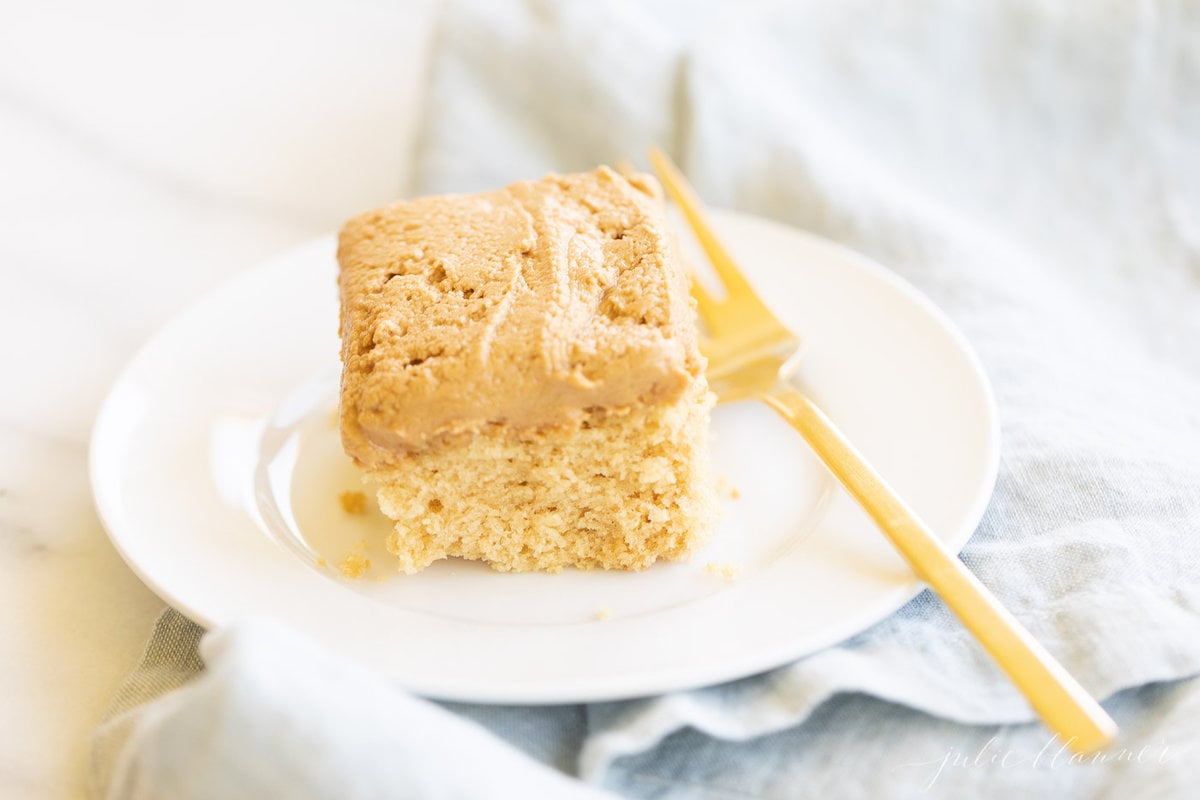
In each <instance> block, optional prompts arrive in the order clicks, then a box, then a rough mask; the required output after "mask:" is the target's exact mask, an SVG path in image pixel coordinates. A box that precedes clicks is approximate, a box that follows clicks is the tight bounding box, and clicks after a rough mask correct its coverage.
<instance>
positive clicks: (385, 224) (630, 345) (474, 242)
mask: <svg viewBox="0 0 1200 800" xmlns="http://www.w3.org/2000/svg"><path fill="white" fill-rule="evenodd" d="M338 261H339V263H340V265H341V273H340V278H339V286H340V290H341V299H342V318H341V333H342V364H343V370H342V406H341V429H342V439H343V443H344V445H345V447H346V451H347V452H348V453H349V454H350V455H351V456H353V457H354V459H355V460H356V461H357V462H359V463H360V464H363V465H365V466H367V467H375V468H382V467H387V466H388V465H390V464H394V463H396V460H397V459H398V458H403V456H404V454H405V453H407V452H415V451H422V450H428V449H430V448H434V447H438V446H441V445H443V444H445V443H448V442H452V441H454V440H455V439H457V438H459V437H462V436H469V435H472V434H475V433H478V432H479V431H481V430H483V429H485V428H490V427H491V426H505V427H506V428H507V429H508V430H511V431H513V432H514V433H516V434H517V435H522V436H537V435H539V434H542V433H545V432H547V431H549V430H552V429H556V428H559V429H569V428H572V427H577V426H578V425H579V424H581V423H582V421H583V420H584V419H585V417H586V416H587V413H588V411H589V410H591V409H595V408H597V407H600V408H614V407H625V406H630V405H632V404H636V403H647V404H649V403H666V402H674V401H676V400H678V398H679V397H680V396H681V395H682V394H683V392H684V391H685V389H686V388H687V386H688V385H689V383H690V381H691V380H692V379H693V378H694V377H695V376H697V375H698V374H699V373H700V372H701V371H702V370H703V362H702V359H701V358H700V355H699V352H698V351H697V347H696V336H695V328H694V317H693V311H692V309H691V308H690V305H689V301H688V299H687V297H688V295H687V288H686V277H685V275H684V273H683V270H682V268H681V266H680V264H679V263H678V262H677V260H676V257H675V256H674V253H673V249H672V248H671V247H670V246H669V241H668V232H667V229H666V223H665V219H664V214H663V208H662V201H661V196H660V194H659V191H658V188H657V185H656V184H655V183H654V182H653V179H651V178H649V177H646V176H631V177H628V178H627V177H624V176H622V175H619V174H617V173H615V172H613V171H612V170H610V169H608V168H605V167H601V168H600V169H597V170H595V171H593V172H588V173H582V174H575V175H550V176H547V177H545V178H543V179H541V180H538V181H525V182H521V183H515V184H513V185H511V186H508V187H506V188H504V189H501V190H499V191H495V192H489V193H486V194H478V195H462V196H445V197H426V198H421V199H418V200H413V201H410V202H398V203H393V204H391V205H388V206H384V207H382V208H379V209H376V210H374V211H369V212H367V213H364V214H361V215H359V216H357V217H355V218H354V219H352V220H350V222H348V223H347V224H346V226H345V227H344V228H343V229H342V231H341V235H340V237H339V241H338Z"/></svg>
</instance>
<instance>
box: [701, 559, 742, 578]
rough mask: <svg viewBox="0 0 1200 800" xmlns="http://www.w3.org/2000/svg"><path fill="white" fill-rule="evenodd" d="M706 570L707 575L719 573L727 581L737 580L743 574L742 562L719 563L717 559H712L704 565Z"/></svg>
mask: <svg viewBox="0 0 1200 800" xmlns="http://www.w3.org/2000/svg"><path fill="white" fill-rule="evenodd" d="M704 572H705V574H707V575H717V576H719V577H721V578H724V579H725V580H727V581H732V580H736V579H737V576H738V575H740V574H741V572H742V567H741V565H740V564H733V563H731V562H728V561H726V562H725V563H724V564H718V563H717V562H716V561H710V562H708V563H707V564H705V565H704Z"/></svg>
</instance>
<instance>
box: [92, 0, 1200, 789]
mask: <svg viewBox="0 0 1200 800" xmlns="http://www.w3.org/2000/svg"><path fill="white" fill-rule="evenodd" d="M1196 109H1200V14H1198V13H1197V12H1196V10H1195V9H1194V8H1192V7H1190V6H1183V5H1180V6H1175V5H1154V4H1120V3H1094V4H1086V5H1078V6H1073V7H1060V6H1049V5H1045V4H1042V3H1036V2H1032V1H1030V2H1023V1H1021V0H1014V2H1009V3H1002V4H961V3H956V2H950V0H921V1H920V2H915V3H907V4H903V6H900V5H895V6H892V5H886V6H880V5H879V4H876V3H865V2H847V3H840V4H836V5H835V4H817V3H798V4H783V3H763V2H752V3H739V4H721V5H701V4H686V5H685V4H680V3H635V2H632V0H630V2H623V1H617V2H609V3H604V4H595V3H570V2H561V3H559V2H550V0H488V1H486V2H485V0H460V1H459V2H452V3H450V4H449V5H448V6H447V7H446V9H445V11H444V13H443V20H442V23H441V25H440V26H439V32H438V36H437V43H436V46H435V51H434V56H433V63H432V69H431V83H430V87H429V95H428V103H427V108H426V119H425V123H424V130H423V133H422V137H421V145H420V148H419V152H418V154H417V163H416V165H415V166H416V172H415V174H416V175H417V177H418V183H417V185H416V186H415V187H413V188H414V191H416V192H422V193H423V192H434V191H436V192H440V191H468V190H477V189H484V188H491V187H495V186H498V185H501V184H503V183H506V182H508V181H510V180H514V179H519V178H525V177H529V176H533V175H538V174H541V173H543V172H545V171H548V170H563V171H565V170H575V169H586V168H590V167H592V166H594V165H595V164H596V163H599V162H610V163H611V162H614V161H616V160H617V159H620V158H632V159H634V160H637V159H639V157H640V156H641V154H642V153H644V151H645V149H646V148H647V147H648V146H649V145H651V144H658V145H662V146H665V147H667V148H668V149H670V150H671V151H672V152H673V154H674V155H675V156H676V157H677V159H678V160H679V161H680V162H681V164H682V165H683V166H684V168H685V170H686V171H687V172H688V173H689V175H690V177H691V178H692V180H693V181H694V183H695V184H696V185H697V188H698V189H699V191H700V192H701V194H702V195H703V196H704V197H705V198H706V199H707V200H708V201H709V202H710V203H712V204H714V205H723V206H729V207H735V208H739V209H742V210H746V211H751V212H755V213H759V214H763V215H765V216H769V217H773V218H776V219H780V220H783V221H786V222H789V223H792V224H795V225H798V226H800V227H803V228H806V229H808V230H811V231H814V232H815V233H818V234H820V235H823V236H826V237H829V238H831V239H834V240H837V241H840V242H844V243H846V244H848V245H850V246H851V247H854V248H856V249H858V250H861V251H863V252H865V253H867V254H868V255H870V256H872V257H874V258H875V259H877V260H878V261H880V262H881V263H883V264H885V265H887V266H888V267H890V268H892V269H894V270H896V271H897V272H898V273H899V274H901V275H902V276H904V277H905V278H906V279H908V280H909V281H911V282H913V283H914V284H916V285H917V286H918V287H919V288H921V289H922V290H923V291H925V292H926V293H927V294H928V295H930V296H931V297H932V298H933V299H934V301H935V302H937V303H938V304H939V305H940V306H941V307H942V308H943V309H945V310H946V311H947V312H948V313H949V314H950V316H951V317H952V318H953V319H954V320H955V321H956V322H957V324H958V325H959V326H960V327H961V328H962V329H963V330H964V332H965V333H966V335H967V337H968V338H969V339H970V341H971V343H972V345H973V346H974V347H975V349H976V350H977V351H978V353H979V354H980V356H981V358H982V360H983V363H984V366H985V368H986V370H987V372H988V374H989V376H990V377H991V379H992V381H993V383H994V386H995V388H996V392H997V399H998V402H999V406H1000V411H1001V416H1002V425H1003V437H1004V443H1003V461H1002V466H1001V475H1000V479H999V483H998V485H997V488H996V493H995V496H994V498H993V501H992V503H991V506H990V508H989V509H988V512H987V515H986V516H985V518H984V520H983V522H982V524H981V525H980V527H979V529H978V531H977V532H976V534H975V537H974V538H973V539H972V541H971V542H970V544H969V545H968V547H967V549H966V550H965V552H964V559H965V560H966V561H967V563H968V564H969V565H970V566H971V568H972V569H973V570H975V572H976V573H977V574H978V575H979V576H980V578H981V579H982V580H983V581H984V582H985V583H987V584H988V585H989V586H991V587H992V588H993V589H994V590H995V591H996V593H997V594H998V595H999V596H1000V598H1001V600H1002V601H1003V602H1004V603H1005V604H1006V605H1007V606H1008V607H1009V608H1010V609H1011V610H1012V611H1013V613H1014V614H1016V616H1018V617H1019V618H1020V619H1021V620H1022V621H1023V622H1024V623H1025V624H1026V625H1027V626H1028V627H1029V628H1030V629H1031V630H1032V631H1033V633H1034V634H1035V635H1036V636H1037V637H1038V638H1039V639H1040V640H1041V641H1042V642H1044V643H1045V644H1046V646H1047V647H1048V649H1049V650H1051V651H1052V652H1053V653H1054V654H1055V655H1057V656H1058V657H1059V658H1060V659H1061V660H1062V661H1063V663H1064V664H1065V665H1066V666H1067V668H1068V669H1070V670H1071V671H1072V672H1073V673H1074V674H1076V675H1077V676H1078V677H1079V679H1080V680H1081V681H1082V682H1083V683H1084V685H1085V686H1087V687H1088V688H1089V689H1090V690H1092V691H1093V692H1094V693H1096V694H1097V695H1098V696H1100V697H1103V698H1111V699H1110V700H1109V702H1108V703H1107V705H1108V707H1109V708H1110V710H1111V711H1112V713H1113V714H1114V715H1115V716H1116V717H1117V719H1118V722H1120V723H1121V724H1122V726H1123V738H1122V740H1121V742H1120V743H1119V746H1118V748H1117V749H1116V750H1114V751H1113V752H1112V753H1111V754H1110V756H1109V757H1108V758H1107V760H1105V761H1089V762H1088V763H1078V761H1072V760H1071V759H1070V758H1069V756H1068V754H1066V753H1064V752H1062V751H1060V750H1059V748H1058V745H1057V744H1056V743H1054V742H1052V741H1051V740H1050V739H1049V737H1048V734H1047V733H1046V732H1045V731H1044V729H1042V728H1041V727H1040V726H1039V725H1037V724H1036V723H1032V722H1031V720H1032V715H1031V713H1030V711H1029V709H1028V707H1027V706H1026V704H1025V703H1024V701H1023V700H1022V699H1021V698H1020V696H1019V695H1018V694H1017V693H1016V692H1015V691H1014V690H1013V689H1012V688H1011V686H1010V685H1009V684H1008V683H1007V682H1006V681H1005V680H1004V679H1003V678H1002V677H1001V675H1000V674H999V672H998V671H997V669H996V668H995V667H994V665H993V664H992V663H991V662H990V661H989V660H988V659H987V657H986V656H985V655H984V654H983V653H982V652H981V651H980V650H979V648H978V647H977V646H976V645H975V643H974V642H973V641H972V640H971V639H970V637H969V636H968V635H967V634H966V633H965V632H964V631H963V630H962V628H961V627H960V626H959V625H958V624H957V623H956V622H955V621H954V620H953V619H952V618H951V616H950V615H949V613H948V612H947V611H946V610H945V609H944V607H943V606H942V605H941V604H940V603H939V602H938V601H937V600H936V598H933V597H931V596H930V595H928V594H923V595H921V596H919V597H918V598H917V599H915V600H914V601H913V602H912V603H910V604H909V605H908V606H906V607H905V608H904V609H902V610H901V611H900V612H898V613H897V614H895V615H894V616H893V617H891V618H890V619H888V620H886V621H885V622H883V623H880V624H879V625H877V626H875V627H874V628H872V629H871V630H869V631H867V632H865V633H863V634H861V635H859V636H857V637H855V638H853V639H852V640H850V641H848V642H846V643H844V644H843V645H840V646H837V647H833V648H830V649H828V650H826V651H823V652H821V653H818V654H816V655H814V656H811V657H809V658H806V659H804V660H802V661H800V662H798V663H796V664H792V665H789V666H786V667H783V668H780V669H778V670H775V671H773V672H770V673H768V674H766V675H762V676H756V677H751V678H747V679H744V680H741V681H737V682H734V683H732V684H727V685H724V686H719V687H711V688H707V689H702V690H698V691H690V692H679V693H674V694H669V695H665V696H661V697H654V698H645V699H640V700H634V701H628V702H622V703H608V704H598V705H592V706H586V707H558V708H512V707H508V708H505V707H487V706H470V705H458V704H445V705H446V707H447V708H449V709H451V710H453V711H455V712H457V713H459V714H460V715H463V716H466V717H469V718H471V719H473V720H475V721H476V722H478V723H480V724H482V725H484V726H485V727H487V728H489V729H491V730H492V731H494V732H495V733H497V734H498V735H499V736H501V737H503V738H506V739H508V740H509V741H510V742H512V743H514V744H516V745H517V746H518V747H520V748H522V749H524V750H525V751H526V753H528V754H529V755H531V756H533V757H534V758H536V759H538V760H540V761H542V762H544V763H548V764H551V765H553V766H556V767H558V768H559V769H560V770H563V771H566V772H575V773H577V774H579V775H581V776H582V777H583V778H584V779H586V780H588V781H591V782H594V783H596V784H600V785H603V786H606V787H608V788H609V789H611V790H613V791H615V792H618V793H620V794H622V795H626V796H637V797H670V798H675V797H714V798H717V797H730V798H744V797H761V798H785V797H808V796H827V795H829V796H839V797H886V796H897V797H912V796H920V795H929V796H945V797H963V796H969V797H1012V796H1032V795H1039V796H1061V797H1096V796H1107V795H1109V794H1111V795H1112V796H1114V797H1171V796H1188V795H1189V793H1190V792H1191V791H1193V790H1194V787H1195V786H1196V785H1200V783H1198V780H1200V759H1198V758H1197V757H1196V753H1195V748H1196V745H1197V743H1198V741H1200V721H1198V720H1200V717H1198V716H1197V713H1196V712H1197V711H1198V710H1200V685H1198V684H1197V683H1196V682H1195V681H1182V680H1181V679H1185V678H1188V677H1190V676H1192V675H1195V674H1197V673H1198V672H1200V147H1198V146H1197V142H1200V114H1197V112H1196ZM848 368H852V365H850V366H848ZM259 631H260V633H261V631H262V628H261V627H260V628H259ZM264 635H265V634H264ZM243 639H244V637H243ZM167 641H169V640H166V639H160V638H159V637H156V638H155V640H154V641H152V643H151V650H150V652H151V653H153V652H156V651H155V648H156V647H160V646H162V645H163V644H164V642H167ZM184 654H185V658H184V660H183V662H181V663H183V664H184V666H183V667H181V674H187V673H188V671H189V670H194V668H195V666H194V664H195V655H194V649H191V650H188V649H187V648H184ZM221 674H223V675H228V674H230V673H229V672H228V671H225V672H222V673H221ZM134 679H135V680H136V679H137V676H136V675H135V676H134ZM1171 681H1180V682H1177V683H1164V682H1171ZM1138 687H1142V688H1138ZM146 694H152V693H146ZM146 694H142V695H138V694H137V693H136V692H131V693H130V694H129V695H128V696H127V697H126V699H125V702H124V704H123V705H122V708H125V707H126V706H131V707H132V706H135V705H136V700H137V699H140V698H142V697H145V696H146ZM167 697H168V698H169V697H170V695H167ZM160 702H162V701H160ZM243 702H245V703H251V704H253V703H256V702H257V701H256V700H255V699H254V698H253V697H251V696H246V697H244V698H243ZM156 705H157V704H152V705H151V706H149V707H147V706H140V707H135V708H134V710H133V711H126V712H125V713H124V715H120V714H118V715H117V716H115V717H114V719H116V720H121V721H122V722H121V723H120V725H116V726H113V727H110V728H105V729H103V730H102V731H101V732H100V734H99V735H98V739H97V746H98V749H97V753H98V754H101V755H99V756H98V758H97V767H98V770H99V772H98V776H99V777H98V782H99V783H104V782H105V780H106V777H105V776H107V775H108V774H109V772H110V771H111V765H112V764H113V763H116V759H114V758H112V757H109V756H105V755H103V754H104V753H111V752H120V753H124V754H125V756H124V758H126V759H127V760H125V761H122V762H121V763H123V764H125V765H127V766H129V765H134V766H136V765H137V764H140V763H143V761H142V760H140V759H142V758H144V757H146V755H145V754H143V756H142V757H134V756H130V755H129V754H130V753H131V752H137V751H135V750H131V748H130V747H129V746H128V743H129V742H135V741H136V742H141V745H140V747H141V748H146V747H153V741H152V740H150V739H148V738H146V737H142V738H140V739H138V738H137V737H136V736H135V737H133V738H129V737H128V736H126V734H127V733H128V731H129V730H136V729H137V728H138V726H139V725H142V724H144V723H143V721H142V717H143V715H144V714H145V713H146V712H145V711H144V709H145V708H154V707H155V706H156ZM137 708H141V709H143V710H142V711H139V710H137ZM335 724H336V718H331V719H330V720H329V723H328V725H326V726H325V729H324V730H325V735H333V734H331V733H329V731H330V730H333V726H334V725H335ZM114 731H122V733H121V735H119V736H109V735H108V734H110V733H112V732H114ZM106 742H107V743H108V746H105V743H106ZM418 744H422V743H421V742H410V746H412V745H418ZM423 744H424V745H425V746H427V747H429V748H431V749H433V750H436V749H437V748H439V747H444V746H446V745H447V742H445V741H439V740H437V739H435V738H432V737H431V738H428V739H426V740H425V741H424V742H423ZM263 746H264V747H267V748H268V749H267V752H268V753H269V752H270V748H269V746H268V745H267V744H264V745H263ZM150 755H152V753H151V754H150ZM276 755H278V756H279V757H280V758H285V757H290V755H293V754H290V753H289V752H285V751H282V750H281V751H280V752H279V753H277V754H276ZM419 762H420V759H416V760H415V761H414V762H413V763H419ZM106 765H107V766H106ZM213 768H214V769H216V768H217V767H216V766H213ZM126 774H132V773H126ZM126 779H128V778H126ZM489 792H490V794H489ZM506 792H507V793H508V794H506ZM404 793H405V790H404V789H403V788H401V789H398V790H397V794H404ZM510 794H511V796H520V794H521V789H520V785H519V781H517V782H516V783H514V784H513V785H512V786H500V785H497V784H494V783H493V784H488V785H487V786H486V787H485V788H483V789H480V794H479V795H478V796H499V797H503V796H510ZM194 796H197V797H200V796H205V795H202V794H196V795H194ZM231 796H233V795H231ZM409 796H423V795H420V794H418V793H415V792H413V793H411V794H410V795H409ZM429 796H438V795H433V794H431V795H429Z"/></svg>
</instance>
